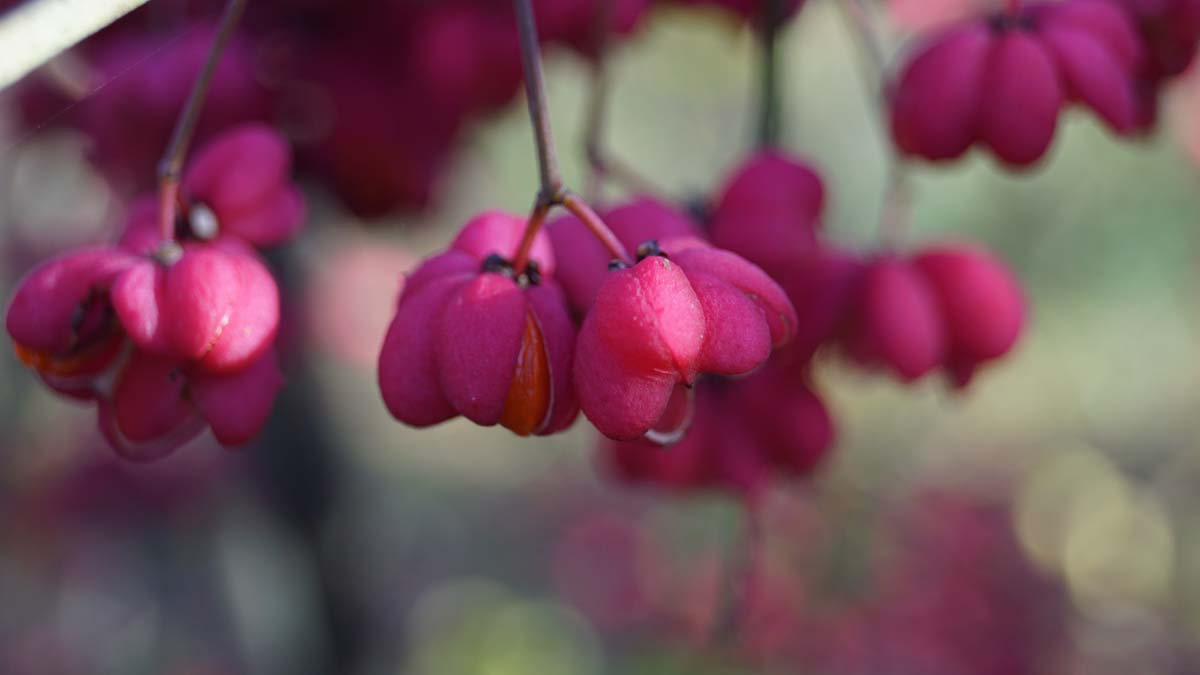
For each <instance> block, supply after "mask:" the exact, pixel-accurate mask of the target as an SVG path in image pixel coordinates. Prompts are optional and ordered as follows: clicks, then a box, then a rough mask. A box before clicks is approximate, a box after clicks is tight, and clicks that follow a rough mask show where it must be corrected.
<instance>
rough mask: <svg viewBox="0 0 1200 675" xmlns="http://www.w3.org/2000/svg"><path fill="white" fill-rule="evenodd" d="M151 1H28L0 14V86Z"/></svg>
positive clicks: (16, 78) (15, 79)
mask: <svg viewBox="0 0 1200 675" xmlns="http://www.w3.org/2000/svg"><path fill="white" fill-rule="evenodd" d="M148 1H149V0H29V1H28V2H26V3H25V4H23V5H21V6H19V7H16V8H15V9H13V10H11V11H9V12H8V13H7V14H5V15H3V16H0V89H3V88H5V87H7V86H9V85H11V84H13V83H14V82H16V81H17V80H19V79H21V78H22V77H24V76H25V75H27V74H29V73H30V72H31V71H33V70H34V69H35V68H37V67H38V66H40V65H42V64H43V63H45V62H47V61H49V60H50V59H52V58H54V57H55V56H57V55H58V54H59V53H61V52H63V51H66V50H67V49H69V48H71V47H72V46H74V45H75V43H77V42H79V41H80V40H82V39H84V38H86V37H87V36H89V35H91V34H92V33H95V32H97V31H99V30H100V29H102V28H104V27H105V26H107V25H108V24H110V23H112V22H114V21H116V20H117V19H119V18H121V17H122V16H125V15H126V14H128V13H129V12H131V11H133V10H135V9H137V8H138V7H141V6H142V5H144V4H146V2H148Z"/></svg>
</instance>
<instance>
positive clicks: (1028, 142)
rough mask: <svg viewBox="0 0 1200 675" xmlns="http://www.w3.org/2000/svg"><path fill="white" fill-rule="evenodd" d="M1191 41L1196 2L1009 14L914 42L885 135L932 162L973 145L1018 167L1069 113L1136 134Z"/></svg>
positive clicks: (1045, 6)
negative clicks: (1080, 110) (1071, 108)
mask: <svg viewBox="0 0 1200 675" xmlns="http://www.w3.org/2000/svg"><path fill="white" fill-rule="evenodd" d="M1197 41H1200V2H1198V1H1197V0H1161V1H1158V0H1155V1H1146V0H1065V1H1064V2H1041V3H1029V4H1028V5H1022V3H1021V2H1019V1H1017V2H1010V3H1009V7H1008V9H1006V10H1004V11H1000V12H997V13H993V14H989V15H986V16H984V17H981V18H977V19H972V20H968V21H965V22H962V23H959V24H956V25H954V26H952V27H951V28H949V29H946V30H944V31H941V32H939V33H938V34H936V35H934V36H932V37H930V38H929V39H927V40H926V41H925V42H924V44H923V45H922V47H921V48H920V49H918V50H917V52H916V53H915V55H914V56H913V58H912V59H911V60H910V61H909V62H908V63H907V64H906V65H905V66H904V69H903V72H902V74H901V77H900V80H899V84H898V86H897V88H896V90H895V92H894V97H893V107H892V135H893V137H894V139H895V141H896V145H897V146H899V148H900V149H901V150H902V151H904V152H906V153H909V154H912V155H917V156H921V157H925V158H927V159H931V160H946V159H952V158H956V157H959V156H961V155H962V154H963V153H964V152H966V151H967V149H968V148H970V147H971V146H972V145H973V144H976V143H978V144H981V145H984V146H986V147H987V148H989V149H990V150H991V151H992V152H993V153H994V154H995V155H996V157H998V158H999V159H1000V160H1001V161H1003V162H1005V163H1006V164H1009V165H1013V166H1028V165H1030V164H1032V163H1034V162H1036V161H1037V160H1038V159H1040V158H1041V157H1042V156H1043V155H1044V154H1045V153H1046V151H1047V150H1048V149H1049V147H1050V145H1051V143H1052V141H1053V140H1054V132H1055V128H1056V127H1057V123H1058V117H1059V112H1060V110H1061V109H1062V108H1063V106H1064V105H1065V104H1067V103H1069V102H1078V103H1081V104H1083V105H1085V106H1087V107H1089V108H1091V109H1092V110H1094V111H1095V112H1096V114H1098V115H1099V116H1100V118H1101V119H1102V120H1104V122H1105V124H1107V125H1108V127H1109V128H1110V129H1112V131H1114V132H1115V133H1118V134H1122V135H1129V134H1136V133H1139V132H1142V131H1145V130H1147V129H1149V128H1150V127H1151V126H1153V125H1154V123H1155V121H1156V118H1157V111H1158V98H1159V92H1160V90H1161V88H1162V86H1163V84H1164V83H1165V82H1166V81H1167V80H1168V79H1170V78H1172V77H1175V76H1177V75H1179V74H1181V73H1183V72H1184V70H1186V69H1187V67H1188V66H1189V65H1190V64H1191V62H1192V59H1193V58H1194V56H1195V53H1196V44H1197Z"/></svg>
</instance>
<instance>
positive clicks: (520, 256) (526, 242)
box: [513, 195, 553, 274]
mask: <svg viewBox="0 0 1200 675" xmlns="http://www.w3.org/2000/svg"><path fill="white" fill-rule="evenodd" d="M551 206H553V205H552V204H550V203H549V202H547V201H546V200H544V199H542V197H541V195H539V196H538V198H537V199H536V200H534V202H533V209H532V210H531V211H530V213H529V220H528V221H527V222H526V224H525V233H524V235H522V237H521V244H520V245H519V246H518V247H517V252H516V255H514V256H513V269H514V270H516V273H517V274H520V273H522V272H524V271H525V266H526V265H528V264H529V253H530V251H532V250H533V242H534V240H535V239H537V234H538V232H541V230H542V224H543V223H545V222H546V216H547V215H549V213H550V207H551Z"/></svg>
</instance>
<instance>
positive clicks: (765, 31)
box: [758, 0, 783, 147]
mask: <svg viewBox="0 0 1200 675" xmlns="http://www.w3.org/2000/svg"><path fill="white" fill-rule="evenodd" d="M782 23H783V0H766V1H765V2H764V3H763V14H762V35H761V37H760V42H761V44H762V80H761V82H760V84H759V88H760V91H759V111H758V144H759V145H761V146H764V147H771V146H775V145H778V144H779V139H780V136H781V134H782V132H783V95H782V92H781V91H780V82H779V28H780V26H781V24H782Z"/></svg>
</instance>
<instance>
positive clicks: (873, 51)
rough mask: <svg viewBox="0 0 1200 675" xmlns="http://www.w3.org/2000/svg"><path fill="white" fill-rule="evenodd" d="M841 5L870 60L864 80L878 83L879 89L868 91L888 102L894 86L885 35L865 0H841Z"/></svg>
mask: <svg viewBox="0 0 1200 675" xmlns="http://www.w3.org/2000/svg"><path fill="white" fill-rule="evenodd" d="M841 7H842V10H843V13H844V15H845V16H846V18H847V20H848V21H849V22H850V25H851V27H853V28H854V32H855V35H857V36H858V42H859V45H860V46H861V47H862V51H863V52H864V53H865V54H866V55H867V57H868V59H869V60H870V64H869V69H870V70H869V72H867V73H866V75H865V76H864V82H868V83H877V86H878V89H875V88H872V89H871V90H870V91H869V92H868V93H869V94H870V96H871V98H875V97H877V96H883V98H884V102H886V101H887V100H889V99H890V98H891V89H892V86H891V81H890V78H888V77H887V50H886V49H885V48H884V44H885V43H884V39H883V35H882V34H881V33H880V32H879V29H878V28H877V26H876V23H875V21H874V20H873V19H872V18H871V14H870V10H868V9H867V6H866V5H864V4H863V0H841Z"/></svg>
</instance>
